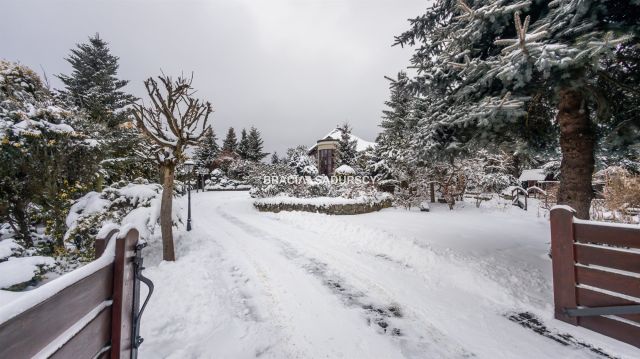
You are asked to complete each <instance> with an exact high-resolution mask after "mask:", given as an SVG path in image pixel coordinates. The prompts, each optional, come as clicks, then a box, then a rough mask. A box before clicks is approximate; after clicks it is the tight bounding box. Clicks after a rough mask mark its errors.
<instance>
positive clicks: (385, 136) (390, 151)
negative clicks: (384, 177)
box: [373, 72, 424, 181]
mask: <svg viewBox="0 0 640 359" xmlns="http://www.w3.org/2000/svg"><path fill="white" fill-rule="evenodd" d="M387 79H388V80H389V81H390V82H391V83H390V85H389V89H390V92H391V95H390V98H389V100H388V101H386V102H385V105H386V106H387V107H388V108H387V109H385V110H383V111H382V113H383V115H382V122H381V124H380V127H382V132H381V133H380V134H379V135H378V138H377V140H376V143H377V147H376V149H375V154H374V156H373V157H374V158H376V159H377V161H376V163H378V165H377V166H378V167H379V168H387V169H388V170H389V171H390V174H391V175H392V176H393V177H394V178H395V179H397V180H400V181H404V180H406V179H407V177H411V174H412V172H413V169H415V167H416V165H417V153H416V151H415V149H414V148H413V147H412V144H413V141H414V139H415V137H416V133H417V128H418V121H419V119H420V118H421V117H422V114H423V113H422V111H421V110H422V107H421V106H423V105H424V101H422V100H421V99H419V98H416V97H414V96H413V90H412V89H411V86H410V83H411V81H410V79H409V78H408V77H407V74H406V73H404V72H400V73H398V76H397V78H396V79H391V78H387ZM380 161H383V163H384V164H385V167H381V165H382V163H379V162H380Z"/></svg>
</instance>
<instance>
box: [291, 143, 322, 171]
mask: <svg viewBox="0 0 640 359" xmlns="http://www.w3.org/2000/svg"><path fill="white" fill-rule="evenodd" d="M287 163H288V164H289V166H290V167H291V168H293V169H294V170H295V172H296V173H297V174H298V175H299V176H309V177H315V176H317V175H318V167H316V162H315V161H314V160H313V159H312V158H311V157H309V155H308V154H307V148H306V147H305V146H298V147H295V148H290V149H288V150H287Z"/></svg>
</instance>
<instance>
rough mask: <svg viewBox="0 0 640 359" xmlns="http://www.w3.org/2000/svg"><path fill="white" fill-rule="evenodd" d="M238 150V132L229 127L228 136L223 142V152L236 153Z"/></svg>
mask: <svg viewBox="0 0 640 359" xmlns="http://www.w3.org/2000/svg"><path fill="white" fill-rule="evenodd" d="M237 149H238V138H237V137H236V131H235V130H234V129H233V127H229V130H228V131H227V136H226V137H225V138H224V141H222V152H227V153H235V152H236V150H237Z"/></svg>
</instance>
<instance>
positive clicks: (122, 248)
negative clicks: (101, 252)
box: [111, 229, 138, 358]
mask: <svg viewBox="0 0 640 359" xmlns="http://www.w3.org/2000/svg"><path fill="white" fill-rule="evenodd" d="M137 243H138V231H137V230H136V229H130V230H129V232H128V233H127V234H126V235H125V237H124V238H118V239H117V242H116V258H115V262H114V277H113V278H114V280H113V312H112V327H111V328H112V333H111V338H112V340H111V358H129V357H131V352H132V350H133V343H132V332H133V286H134V283H133V281H134V279H135V266H134V263H133V259H134V258H135V252H136V245H137Z"/></svg>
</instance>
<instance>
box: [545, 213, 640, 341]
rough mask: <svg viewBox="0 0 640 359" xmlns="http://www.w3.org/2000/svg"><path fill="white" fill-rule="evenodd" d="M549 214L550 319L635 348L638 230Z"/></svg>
mask: <svg viewBox="0 0 640 359" xmlns="http://www.w3.org/2000/svg"><path fill="white" fill-rule="evenodd" d="M574 213H575V211H574V210H573V209H571V208H570V207H567V206H556V207H554V208H553V209H551V254H552V258H553V293H554V302H555V317H556V319H559V320H562V321H564V322H567V323H570V324H573V325H579V326H581V327H585V328H588V329H591V330H594V331H596V332H599V333H602V334H604V335H607V336H610V337H612V338H615V339H618V340H620V341H623V342H625V343H628V344H631V345H634V346H636V347H640V250H639V249H640V227H639V226H637V225H617V224H608V223H603V222H593V221H585V220H580V219H577V218H574Z"/></svg>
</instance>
